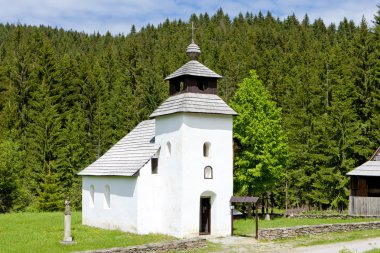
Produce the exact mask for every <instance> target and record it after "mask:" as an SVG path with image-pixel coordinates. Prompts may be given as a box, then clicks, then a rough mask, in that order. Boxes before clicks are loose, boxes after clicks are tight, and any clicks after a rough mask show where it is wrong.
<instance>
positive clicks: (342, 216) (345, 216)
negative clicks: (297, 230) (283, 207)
mask: <svg viewBox="0 0 380 253" xmlns="http://www.w3.org/2000/svg"><path fill="white" fill-rule="evenodd" d="M286 217H287V218H310V219H325V218H333V219H357V218H380V216H379V215H366V216H363V215H349V214H293V215H287V216H286Z"/></svg>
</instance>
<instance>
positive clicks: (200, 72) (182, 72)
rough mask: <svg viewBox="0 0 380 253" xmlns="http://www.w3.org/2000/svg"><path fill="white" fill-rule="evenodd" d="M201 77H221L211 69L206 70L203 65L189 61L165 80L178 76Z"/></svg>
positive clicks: (195, 61)
mask: <svg viewBox="0 0 380 253" xmlns="http://www.w3.org/2000/svg"><path fill="white" fill-rule="evenodd" d="M186 75H189V76H202V77H213V78H222V76H221V75H218V74H217V73H215V72H214V71H212V70H211V69H209V68H207V67H206V66H205V65H203V64H202V63H200V62H199V61H197V60H191V61H189V62H188V63H186V64H185V65H183V66H182V67H180V68H179V69H177V70H176V71H174V72H173V73H172V74H170V75H169V76H167V77H166V78H165V80H169V79H173V78H175V77H178V76H186Z"/></svg>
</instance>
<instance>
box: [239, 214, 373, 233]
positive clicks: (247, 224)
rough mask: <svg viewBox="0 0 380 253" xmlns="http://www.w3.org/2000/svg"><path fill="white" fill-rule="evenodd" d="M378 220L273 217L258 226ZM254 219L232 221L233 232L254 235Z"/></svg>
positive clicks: (269, 226)
mask: <svg viewBox="0 0 380 253" xmlns="http://www.w3.org/2000/svg"><path fill="white" fill-rule="evenodd" d="M368 221H380V219H376V218H357V219H356V218H352V219H336V218H323V219H312V218H284V217H281V218H274V219H272V220H270V221H266V220H260V221H259V228H260V229H264V228H284V227H294V226H302V225H320V224H336V223H349V222H368ZM255 227H256V225H255V220H254V219H241V220H235V221H234V234H235V235H241V236H254V235H255Z"/></svg>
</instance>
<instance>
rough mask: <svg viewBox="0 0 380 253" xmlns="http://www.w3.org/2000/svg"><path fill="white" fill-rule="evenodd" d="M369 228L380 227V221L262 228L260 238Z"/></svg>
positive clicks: (271, 238) (268, 238) (270, 238)
mask: <svg viewBox="0 0 380 253" xmlns="http://www.w3.org/2000/svg"><path fill="white" fill-rule="evenodd" d="M369 229H380V221H374V222H358V223H340V224H324V225H314V226H297V227H289V228H270V229H260V230H259V239H260V240H274V239H280V238H292V237H297V236H308V235H317V234H324V233H330V232H346V231H354V230H369Z"/></svg>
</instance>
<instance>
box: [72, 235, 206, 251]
mask: <svg viewBox="0 0 380 253" xmlns="http://www.w3.org/2000/svg"><path fill="white" fill-rule="evenodd" d="M206 246H207V244H206V239H201V238H196V239H186V240H178V241H171V242H163V243H151V244H145V245H141V246H133V247H126V248H112V249H100V250H89V251H81V252H74V253H146V252H157V253H158V252H168V251H183V250H190V249H199V248H205V247H206Z"/></svg>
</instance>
